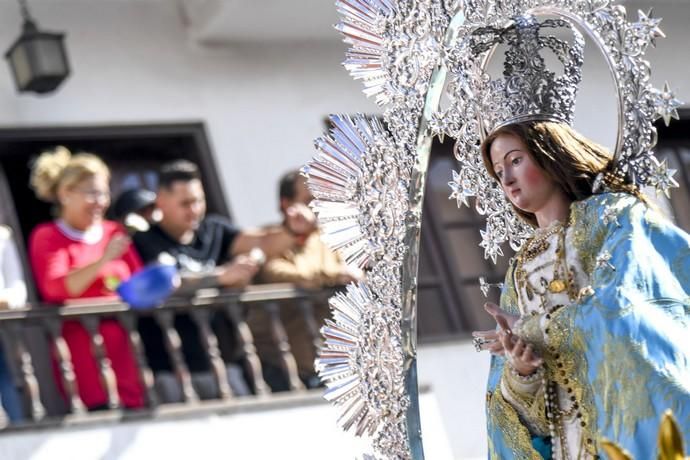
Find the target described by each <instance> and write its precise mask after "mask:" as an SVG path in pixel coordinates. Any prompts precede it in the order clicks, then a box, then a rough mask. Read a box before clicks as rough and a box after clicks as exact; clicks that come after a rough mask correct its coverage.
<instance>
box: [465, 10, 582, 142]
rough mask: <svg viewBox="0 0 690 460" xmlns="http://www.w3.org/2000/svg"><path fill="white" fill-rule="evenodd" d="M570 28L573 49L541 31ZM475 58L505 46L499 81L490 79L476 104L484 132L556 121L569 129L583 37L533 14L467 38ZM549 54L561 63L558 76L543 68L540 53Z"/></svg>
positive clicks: (564, 24)
mask: <svg viewBox="0 0 690 460" xmlns="http://www.w3.org/2000/svg"><path fill="white" fill-rule="evenodd" d="M545 28H552V29H563V28H566V29H569V30H570V32H572V34H573V36H574V40H573V44H572V46H571V45H569V44H568V43H567V42H566V41H564V40H561V39H558V38H556V37H554V36H550V35H545V34H543V29H545ZM471 41H472V44H471V49H472V52H473V53H475V54H476V55H479V54H481V53H484V52H486V51H487V50H489V49H490V48H492V47H494V46H495V45H498V44H504V45H507V47H508V49H507V50H506V52H505V61H504V71H503V76H504V79H501V80H490V81H489V83H488V88H487V91H486V92H485V93H484V97H482V98H481V100H480V101H478V102H479V103H480V105H481V107H480V110H479V113H481V114H483V118H482V124H483V128H484V131H485V132H486V133H490V132H492V131H494V130H495V129H497V128H499V127H501V126H505V125H508V124H511V123H519V122H524V121H537V120H539V121H556V122H564V123H567V124H571V123H572V121H573V115H574V111H575V99H576V96H577V89H578V85H579V84H580V81H581V80H582V64H583V61H584V56H583V51H584V46H585V40H584V37H583V36H582V34H581V33H580V32H578V31H577V29H575V28H574V27H573V26H572V24H571V23H570V22H568V21H566V20H563V19H546V20H544V21H542V22H539V21H537V19H536V18H535V17H534V16H532V15H523V16H518V17H515V18H513V23H512V24H511V25H510V26H507V27H505V28H496V27H482V28H479V29H477V30H475V31H474V33H473V34H472V37H471ZM544 49H549V50H551V51H552V52H553V53H554V54H555V56H556V57H557V58H558V60H559V61H560V62H561V64H563V74H562V75H560V76H556V73H555V72H552V71H551V70H549V69H548V68H547V67H546V61H545V59H544V57H543V56H542V55H541V54H540V52H541V51H542V50H544Z"/></svg>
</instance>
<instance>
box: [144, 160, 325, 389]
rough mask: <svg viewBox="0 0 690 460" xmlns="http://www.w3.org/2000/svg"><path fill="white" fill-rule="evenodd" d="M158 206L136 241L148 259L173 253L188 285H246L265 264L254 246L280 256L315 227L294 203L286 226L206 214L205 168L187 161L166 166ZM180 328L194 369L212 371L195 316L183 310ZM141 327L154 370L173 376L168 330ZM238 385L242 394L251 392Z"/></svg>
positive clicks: (149, 325) (308, 214) (194, 371)
mask: <svg viewBox="0 0 690 460" xmlns="http://www.w3.org/2000/svg"><path fill="white" fill-rule="evenodd" d="M156 205H157V207H158V208H159V209H160V210H161V211H162V215H163V217H162V219H161V221H160V222H159V223H158V224H154V225H152V226H151V228H150V229H149V230H148V231H146V232H140V233H137V234H135V235H134V236H133V240H134V244H135V246H136V248H137V251H138V252H139V254H140V255H141V257H142V259H143V260H144V262H145V263H150V262H154V261H156V260H158V258H159V257H160V256H161V254H163V253H167V254H169V255H170V256H172V257H173V258H174V259H175V261H176V263H177V265H178V268H179V269H180V272H181V275H182V285H183V287H185V288H187V289H189V288H191V289H194V288H201V287H209V286H218V287H237V288H241V287H244V286H246V285H248V284H249V283H250V282H251V280H252V277H253V276H254V275H255V274H256V272H257V270H258V269H259V265H258V263H257V261H256V260H255V259H254V258H251V257H249V256H248V254H249V252H250V251H251V250H252V249H254V248H259V249H261V250H262V251H263V253H264V254H265V255H266V256H267V257H272V256H276V255H278V254H281V253H282V252H284V251H285V250H286V249H289V248H290V247H292V246H294V244H295V239H296V235H301V234H308V233H311V232H312V231H313V230H314V228H315V219H314V215H313V213H311V211H310V210H309V209H308V208H307V207H306V206H302V207H295V208H293V209H292V210H291V211H290V213H289V217H288V221H287V224H286V226H285V227H283V228H275V229H266V230H249V231H240V230H238V229H237V228H236V227H234V226H233V225H232V224H231V223H230V222H229V221H228V220H227V219H225V218H223V217H220V216H206V198H205V194H204V189H203V185H202V183H201V176H200V174H199V170H198V168H197V167H196V165H194V164H193V163H190V162H188V161H184V160H179V161H175V162H172V163H168V164H166V165H164V166H163V167H162V168H161V170H160V173H159V178H158V193H157V197H156ZM216 319H217V318H216ZM175 328H176V329H177V331H178V334H179V335H180V338H181V339H182V351H183V353H184V357H185V361H186V362H187V366H188V367H189V370H190V372H191V373H192V374H200V373H204V374H208V373H209V369H210V363H209V360H208V357H207V355H206V353H205V352H204V350H203V348H202V347H201V341H200V337H199V333H198V330H197V327H196V325H195V324H194V321H193V320H192V318H191V317H190V316H189V315H182V314H181V315H177V316H176V318H175ZM139 332H140V335H141V337H142V341H143V342H144V348H145V350H146V356H147V359H148V362H149V366H150V367H151V369H152V370H153V372H154V373H155V374H157V377H160V376H162V375H164V374H168V375H172V374H171V372H172V370H173V369H172V365H171V363H170V359H169V356H168V353H167V352H166V349H165V345H164V340H163V334H162V331H161V330H160V328H159V327H158V325H157V324H156V322H155V321H154V320H153V318H146V317H142V318H141V320H140V322H139ZM226 360H227V358H226ZM159 380H160V379H159ZM232 383H233V382H232V380H231V384H232ZM233 389H234V390H235V392H236V393H238V392H240V393H242V392H245V390H243V389H238V388H233ZM200 393H203V391H201V392H200ZM200 396H202V397H213V396H214V395H204V394H201V395H200ZM164 399H173V400H174V399H178V398H177V397H176V396H171V397H170V398H164Z"/></svg>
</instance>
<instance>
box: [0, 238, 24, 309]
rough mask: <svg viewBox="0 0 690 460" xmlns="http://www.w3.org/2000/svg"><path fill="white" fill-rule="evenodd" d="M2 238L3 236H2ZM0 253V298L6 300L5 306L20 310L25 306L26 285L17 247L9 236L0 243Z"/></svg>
mask: <svg viewBox="0 0 690 460" xmlns="http://www.w3.org/2000/svg"><path fill="white" fill-rule="evenodd" d="M3 236H4V235H3ZM0 245H1V246H0V247H1V249H0V250H1V251H2V252H1V253H0V258H1V259H2V260H1V261H0V262H1V263H2V275H1V276H2V278H3V280H4V286H3V289H2V292H1V293H0V297H2V298H4V299H5V300H7V304H8V306H9V307H10V309H12V308H21V307H23V306H24V305H25V304H26V283H25V282H24V270H23V268H22V263H21V260H20V259H19V252H17V246H16V245H15V244H14V241H13V240H12V237H11V235H8V237H7V239H6V240H5V241H2V242H1V243H0Z"/></svg>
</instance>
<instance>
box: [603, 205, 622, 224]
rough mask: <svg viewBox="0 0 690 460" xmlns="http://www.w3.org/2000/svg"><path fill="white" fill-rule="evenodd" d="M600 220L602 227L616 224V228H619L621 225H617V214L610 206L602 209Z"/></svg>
mask: <svg viewBox="0 0 690 460" xmlns="http://www.w3.org/2000/svg"><path fill="white" fill-rule="evenodd" d="M601 220H602V221H603V222H604V225H608V224H616V227H620V226H621V224H620V223H618V214H617V212H616V210H615V209H614V208H612V207H610V206H607V207H606V208H605V209H604V213H603V214H602V215H601Z"/></svg>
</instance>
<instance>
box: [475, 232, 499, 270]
mask: <svg viewBox="0 0 690 460" xmlns="http://www.w3.org/2000/svg"><path fill="white" fill-rule="evenodd" d="M479 234H480V235H481V236H482V242H481V243H479V246H481V247H483V248H484V258H485V259H488V258H489V257H491V261H492V262H493V263H496V256H501V257H503V250H502V249H501V247H500V246H499V245H498V241H496V239H495V238H492V236H493V234H489V233H488V232H486V231H484V230H479Z"/></svg>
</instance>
